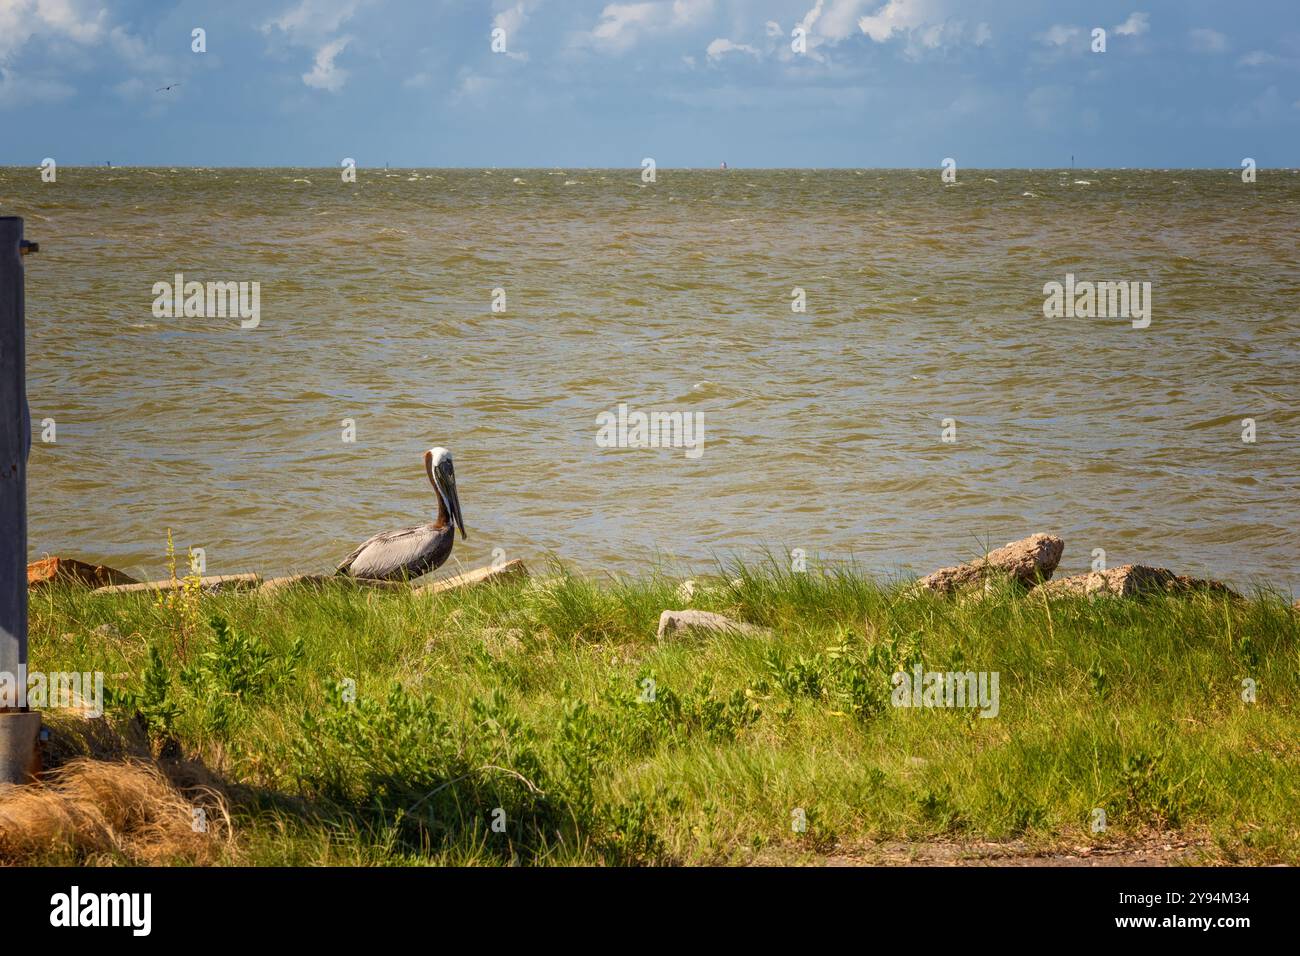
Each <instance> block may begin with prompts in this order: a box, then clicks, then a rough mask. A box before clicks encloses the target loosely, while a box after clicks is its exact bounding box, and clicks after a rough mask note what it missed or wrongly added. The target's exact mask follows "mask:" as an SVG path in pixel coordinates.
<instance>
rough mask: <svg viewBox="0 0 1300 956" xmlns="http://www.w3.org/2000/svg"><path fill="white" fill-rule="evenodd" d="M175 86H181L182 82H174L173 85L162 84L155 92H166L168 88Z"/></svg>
mask: <svg viewBox="0 0 1300 956" xmlns="http://www.w3.org/2000/svg"><path fill="white" fill-rule="evenodd" d="M175 86H180V84H179V83H173V84H172V85H171V86H160V87H158V89H156V90H154V92H155V93H166V92H167V91H168V90H170V89H171V88H172V87H175Z"/></svg>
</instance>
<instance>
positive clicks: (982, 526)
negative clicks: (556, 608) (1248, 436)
mask: <svg viewBox="0 0 1300 956" xmlns="http://www.w3.org/2000/svg"><path fill="white" fill-rule="evenodd" d="M358 178H359V182H358V183H357V184H355V185H346V184H343V183H342V182H341V181H340V175H339V171H338V170H256V171H254V170H168V169H125V170H107V169H101V170H80V169H63V170H60V172H59V181H58V183H57V184H42V183H41V182H40V178H39V174H38V172H37V171H36V170H34V169H32V170H27V169H22V170H19V169H13V168H8V169H3V170H0V213H2V214H7V215H12V214H17V215H22V216H25V217H27V220H28V221H27V232H28V236H29V238H32V239H36V240H38V241H39V242H40V243H41V246H42V250H41V252H40V253H39V255H37V256H36V257H34V258H29V259H28V260H27V261H28V263H29V267H28V275H27V281H28V285H27V302H28V338H29V346H28V356H29V358H28V363H29V379H28V391H29V394H30V400H31V405H32V417H33V421H34V428H35V430H36V432H37V436H36V441H35V442H34V444H33V449H32V458H31V470H30V476H31V496H30V499H31V500H30V512H31V541H30V545H31V547H30V550H31V553H32V555H33V556H34V557H35V556H39V555H40V554H42V553H47V552H48V553H57V554H71V555H77V556H82V557H88V558H91V559H95V560H101V561H106V562H109V563H112V564H115V565H117V566H120V567H123V568H126V569H137V570H138V571H141V570H142V571H145V572H154V571H157V570H159V569H160V568H161V557H160V556H161V552H162V550H163V546H164V540H165V531H166V528H167V527H168V526H171V527H173V528H174V529H176V535H177V540H178V543H179V544H180V545H182V546H184V545H187V544H188V545H194V546H201V547H203V548H204V549H205V552H206V555H207V565H208V571H209V573H222V572H233V571H240V570H259V571H262V572H264V573H271V572H277V571H285V570H290V569H302V570H307V569H325V568H328V567H330V566H332V564H333V563H334V562H335V561H336V560H337V559H339V558H340V557H341V556H342V555H344V554H345V553H346V552H347V551H348V550H350V548H351V547H352V546H353V545H354V544H355V543H357V542H359V541H360V540H361V539H362V538H364V537H366V536H367V535H369V534H371V533H372V532H374V531H378V530H382V529H385V528H393V527H400V526H403V525H405V524H411V523H416V522H419V521H424V520H428V516H429V515H430V514H431V512H432V509H433V502H434V499H433V495H432V491H431V489H430V488H429V486H428V484H427V481H426V480H425V478H424V474H423V469H422V464H421V460H420V459H421V453H422V451H423V450H424V449H425V448H427V447H429V446H430V445H434V444H441V445H446V446H448V447H449V448H451V449H452V450H453V451H454V452H455V456H456V466H457V473H458V477H459V485H460V493H461V500H462V504H463V506H464V509H465V517H466V525H467V528H468V531H469V534H470V538H469V541H468V542H465V543H461V542H458V543H457V545H456V552H455V556H454V557H455V559H459V560H460V561H461V562H463V563H465V564H480V563H486V562H488V561H490V560H491V559H492V556H493V549H494V548H501V549H503V550H504V552H505V554H506V555H508V556H510V557H514V556H522V557H525V558H528V557H536V556H538V555H540V554H542V553H544V552H547V551H553V552H556V553H558V554H559V555H561V556H563V557H565V558H567V559H570V560H573V561H575V562H577V563H579V564H582V565H585V566H588V567H603V568H609V569H615V570H635V569H636V568H637V567H639V566H642V565H643V564H644V562H646V561H648V560H651V559H652V558H653V557H654V555H655V554H656V553H658V554H660V555H661V556H667V557H676V558H680V559H681V560H682V561H683V563H686V564H690V565H694V566H699V565H700V564H701V563H704V562H707V561H708V560H709V559H710V557H711V556H712V555H715V554H716V555H731V554H750V555H752V554H754V553H755V552H756V551H757V550H758V549H761V548H763V547H765V546H768V547H771V548H773V549H782V548H793V547H801V548H804V549H806V550H807V552H808V553H809V555H816V554H822V555H825V556H828V557H836V558H844V557H848V556H850V555H854V556H856V557H857V559H858V560H859V561H860V562H861V563H862V564H863V565H864V566H865V567H867V568H869V569H872V570H875V571H881V572H892V571H897V570H907V569H911V570H915V571H917V572H926V571H929V570H932V569H933V567H935V566H938V565H940V564H944V563H949V562H951V561H952V560H953V559H956V558H965V557H968V556H969V555H970V554H971V553H973V552H975V551H977V550H978V549H979V548H980V546H981V543H989V544H991V545H993V546H997V545H1000V544H1002V543H1004V542H1005V541H1007V540H1010V539H1012V538H1016V537H1020V536H1022V535H1024V534H1027V533H1030V532H1032V531H1038V530H1046V531H1055V532H1058V533H1060V534H1062V535H1063V536H1064V537H1065V539H1066V553H1065V557H1064V560H1063V563H1062V568H1063V570H1071V571H1072V570H1086V568H1087V566H1088V564H1089V563H1090V561H1091V560H1092V557H1091V551H1092V549H1093V548H1104V549H1105V550H1106V552H1107V559H1108V561H1109V563H1110V564H1112V565H1114V564H1118V563H1121V562H1125V561H1132V560H1142V561H1147V562H1153V563H1159V564H1164V565H1167V566H1171V567H1174V568H1175V569H1179V570H1186V571H1192V572H1202V573H1210V574H1215V575H1219V576H1221V577H1225V578H1228V579H1231V580H1234V581H1236V582H1238V583H1241V584H1250V583H1251V582H1252V581H1255V580H1265V581H1269V582H1272V583H1274V584H1277V585H1280V586H1282V587H1286V588H1300V549H1298V548H1297V541H1298V540H1300V536H1298V535H1297V530H1298V528H1297V525H1298V524H1300V522H1298V520H1297V504H1298V503H1300V415H1298V413H1297V397H1298V393H1300V384H1298V382H1300V373H1298V372H1297V366H1298V364H1300V346H1298V344H1297V342H1298V336H1297V332H1300V317H1298V316H1297V307H1298V306H1300V280H1298V279H1297V272H1296V269H1297V264H1298V262H1300V255H1298V254H1297V253H1298V250H1300V241H1298V240H1300V205H1298V202H1297V201H1298V200H1300V175H1296V174H1295V173H1294V172H1292V171H1268V170H1263V171H1261V172H1260V176H1259V181H1258V182H1257V183H1255V184H1254V185H1245V184H1243V183H1242V182H1241V180H1240V175H1239V173H1236V172H1234V171H1232V170H1224V171H1221V172H1189V171H1182V170H1174V171H1156V170H1142V171H1110V170H1099V171H1096V170H1094V171H1087V170H1078V171H1074V172H1069V171H1064V172H1062V171H1038V172H1031V171H1023V170H1000V171H983V170H979V171H969V170H967V171H963V172H961V174H960V176H959V179H960V182H959V184H958V185H955V186H944V185H943V184H942V183H941V182H940V177H939V171H938V170H933V171H932V170H925V171H877V170H863V171H853V170H840V171H812V170H785V171H776V170H773V171H749V170H732V171H730V172H726V173H724V172H713V171H694V172H677V171H672V170H660V171H659V173H658V182H657V183H655V184H653V185H643V184H642V182H641V177H640V170H628V171H616V170H576V169H575V170H516V171H512V170H493V171H472V170H469V171H445V170H416V171H408V170H403V171H398V170H391V171H387V172H385V171H383V170H361V171H360V172H359V177H358ZM178 271H179V272H183V273H184V274H185V276H186V278H187V279H196V280H200V281H219V280H235V281H257V282H260V283H261V324H260V326H259V327H258V328H256V329H241V328H240V326H239V322H238V321H237V320H234V319H221V318H212V319H206V318H189V319H165V318H164V319H158V318H155V317H154V316H153V314H152V311H151V306H152V303H153V299H154V295H153V292H152V287H153V284H154V283H155V282H160V281H170V280H171V278H172V276H173V274H174V273H176V272H178ZM1067 272H1069V273H1074V274H1075V275H1076V276H1078V278H1080V279H1092V280H1136V281H1149V282H1151V284H1152V300H1153V311H1152V321H1151V324H1150V327H1149V328H1146V329H1134V328H1132V327H1131V324H1130V322H1129V321H1128V320H1126V319H1123V318H1115V319H1101V318H1093V319H1082V318H1061V319H1053V320H1048V319H1045V318H1044V317H1043V299H1044V296H1043V285H1044V283H1046V282H1049V281H1052V280H1057V281H1064V278H1065V274H1066V273H1067ZM795 286H799V287H802V288H803V289H805V290H806V294H807V303H808V304H807V312H806V314H802V315H801V314H796V313H792V311H791V307H790V303H791V290H792V288H794V287H795ZM496 287H502V288H504V289H505V290H506V297H507V298H506V312H505V313H503V314H494V313H493V312H492V311H491V310H490V307H491V303H492V291H491V290H492V289H494V288H496ZM620 402H627V403H628V404H629V405H630V406H631V408H632V409H633V410H637V409H641V410H646V411H649V410H653V409H661V410H667V411H680V412H694V413H702V414H703V420H704V426H705V433H704V435H705V443H704V451H703V454H702V456H700V457H699V458H698V459H695V460H692V459H690V458H688V457H686V455H685V454H684V452H683V450H681V449H677V450H655V449H604V448H600V447H598V446H597V444H596V433H597V424H596V419H597V416H598V415H599V414H600V413H601V412H604V411H611V410H613V409H615V407H616V406H617V405H618V403H620ZM1248 417H1249V418H1254V419H1255V421H1256V427H1257V433H1258V440H1257V441H1256V442H1255V443H1254V444H1248V443H1245V442H1243V441H1242V424H1241V422H1242V419H1243V418H1248ZM47 418H50V419H54V421H55V422H56V428H57V442H56V443H53V444H50V443H42V442H41V441H40V422H41V420H43V419H47ZM944 418H952V419H955V420H956V423H957V441H956V442H955V443H945V442H943V441H941V430H942V427H943V425H942V420H943V419H944ZM343 419H353V420H354V421H355V423H356V442H355V443H352V444H349V443H345V442H343V441H342V440H341V437H342V431H343V427H342V425H341V422H342V420H343Z"/></svg>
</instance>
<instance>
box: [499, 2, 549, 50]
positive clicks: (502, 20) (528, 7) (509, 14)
mask: <svg viewBox="0 0 1300 956" xmlns="http://www.w3.org/2000/svg"><path fill="white" fill-rule="evenodd" d="M539 2H540V0H519V2H518V3H516V4H515V5H514V6H511V7H507V8H506V9H504V10H502V11H501V12H499V13H498V14H497V15H496V16H494V17H493V18H492V29H493V30H494V31H495V30H497V29H501V30H504V31H505V33H506V50H505V54H506V56H508V57H510V58H511V59H512V60H527V59H528V54H527V53H520V52H518V51H516V50H515V49H514V45H515V38H516V37H517V36H518V35H519V31H520V30H521V29H522V28H523V25H524V23H525V22H527V20H528V15H529V14H530V13H532V12H533V9H534V8H535V7H536V6H537V4H538V3H539Z"/></svg>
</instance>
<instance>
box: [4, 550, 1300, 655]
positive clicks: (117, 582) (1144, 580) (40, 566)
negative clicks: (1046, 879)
mask: <svg viewBox="0 0 1300 956" xmlns="http://www.w3.org/2000/svg"><path fill="white" fill-rule="evenodd" d="M1064 551H1065V542H1064V541H1063V540H1062V539H1061V538H1060V537H1058V536H1056V535H1052V534H1043V533H1037V534H1032V535H1030V536H1029V537H1026V538H1021V539H1020V540H1018V541H1011V542H1008V543H1007V544H1005V545H1003V546H1002V547H1000V548H997V549H995V550H993V551H990V552H989V553H988V554H986V555H984V556H983V557H982V558H978V559H976V560H974V561H967V562H964V563H961V564H956V565H952V566H950V567H944V568H940V569H938V570H937V571H934V572H932V573H930V574H927V575H926V576H924V577H922V578H920V579H918V580H917V581H916V582H915V583H914V584H913V585H912V590H914V591H917V592H919V591H931V592H934V593H936V594H941V595H946V596H956V595H969V594H971V593H976V594H978V593H987V592H990V591H992V590H993V589H994V588H995V587H996V586H997V585H998V584H1001V583H1011V584H1013V585H1015V586H1017V587H1020V588H1022V589H1024V591H1025V592H1026V593H1029V592H1034V591H1038V592H1040V593H1042V594H1044V595H1046V596H1048V597H1059V596H1083V597H1098V596H1104V597H1119V598H1131V597H1138V596H1141V595H1146V594H1173V595H1190V594H1214V595H1219V596H1222V597H1226V598H1229V599H1233V600H1244V599H1243V598H1242V596H1241V595H1240V594H1239V593H1238V592H1237V591H1235V590H1233V589H1232V588H1231V587H1229V586H1228V585H1226V584H1224V583H1222V582H1221V581H1215V580H1210V579H1204V578H1194V577H1189V576H1187V575H1181V574H1177V573H1175V572H1173V571H1171V570H1169V569H1167V568H1160V567H1154V566H1150V565H1144V564H1124V565H1121V566H1119V567H1115V568H1105V569H1101V570H1094V571H1089V572H1086V573H1083V574H1074V575H1070V576H1068V577H1064V578H1056V579H1053V578H1052V575H1053V574H1054V573H1055V572H1056V569H1057V566H1058V565H1059V564H1060V560H1061V555H1062V554H1063V553H1064ZM527 576H528V569H527V567H526V566H525V565H524V562H523V561H522V560H520V559H515V560H513V561H507V562H504V563H502V564H494V565H491V566H488V567H482V568H476V569H474V570H472V571H466V572H463V573H461V574H457V575H453V576H451V577H447V578H442V579H439V580H436V581H433V582H432V583H428V584H422V585H415V584H411V583H408V582H404V581H381V580H369V579H365V578H351V577H346V576H339V575H330V574H294V575H287V576H281V577H273V578H263V577H262V576H261V575H259V574H255V573H249V574H226V575H212V576H200V577H194V576H191V577H188V578H187V577H181V578H174V577H173V578H169V579H164V580H159V581H137V580H136V579H134V578H132V577H131V576H130V575H128V574H126V573H124V572H122V571H119V570H117V569H115V568H111V567H108V566H106V565H102V564H92V563H89V562H85V561H81V560H78V559H76V558H68V557H62V556H55V557H46V558H43V559H42V560H40V561H34V562H32V563H30V564H28V566H27V586H28V589H29V590H39V589H41V588H45V587H49V586H51V585H55V584H59V585H69V586H74V587H80V588H85V589H88V590H90V591H91V593H93V594H127V593H132V592H152V591H166V590H172V589H176V588H183V587H186V586H187V585H188V586H190V587H195V588H198V589H200V590H202V591H204V592H207V593H216V592H220V591H248V592H253V593H257V594H272V593H275V592H277V591H281V590H283V589H285V588H291V587H304V586H321V585H325V584H327V583H328V584H336V585H338V584H341V585H348V586H352V587H358V588H370V589H375V590H396V591H403V590H410V591H413V592H415V593H421V594H443V593H446V592H449V591H456V590H461V589H464V588H470V587H476V586H478V585H482V584H488V583H492V582H496V581H501V580H505V579H509V578H514V577H527ZM694 583H695V582H694V581H691V580H688V581H684V582H683V583H682V585H681V587H680V588H679V590H678V596H679V599H680V600H681V601H682V602H683V603H684V604H690V602H691V595H692V593H693V590H694ZM1297 607H1300V601H1298V602H1297ZM664 615H665V617H664V619H663V620H661V622H660V636H663V635H664V634H665V633H671V632H673V631H676V630H690V629H704V630H716V629H720V628H721V629H726V628H727V627H733V626H734V627H740V626H745V625H738V624H737V623H736V622H728V621H727V619H725V618H723V619H722V620H721V622H719V621H713V620H706V619H705V617H708V616H707V615H705V614H704V612H701V611H690V610H680V611H665V612H664ZM670 615H672V616H671V617H670ZM712 617H718V615H712Z"/></svg>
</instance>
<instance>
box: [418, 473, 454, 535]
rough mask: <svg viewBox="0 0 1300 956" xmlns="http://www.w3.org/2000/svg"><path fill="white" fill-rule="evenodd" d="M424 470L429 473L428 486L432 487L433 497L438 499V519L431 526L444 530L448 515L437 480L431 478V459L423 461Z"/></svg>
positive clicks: (445, 502)
mask: <svg viewBox="0 0 1300 956" xmlns="http://www.w3.org/2000/svg"><path fill="white" fill-rule="evenodd" d="M424 470H425V471H426V472H428V473H429V484H431V485H433V495H434V497H435V498H437V499H438V517H436V518H435V519H434V520H433V526H434V527H435V528H445V527H447V520H448V518H449V517H450V514H449V512H448V511H447V501H446V499H445V498H444V497H443V494H442V488H440V487H439V486H438V479H437V478H435V477H434V476H433V459H431V458H426V459H425V461H424Z"/></svg>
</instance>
